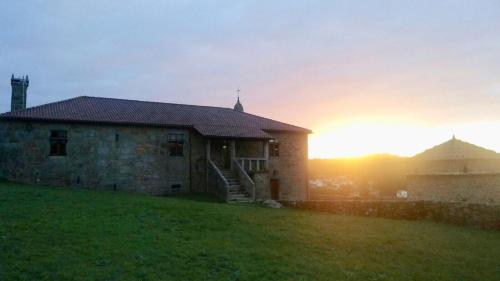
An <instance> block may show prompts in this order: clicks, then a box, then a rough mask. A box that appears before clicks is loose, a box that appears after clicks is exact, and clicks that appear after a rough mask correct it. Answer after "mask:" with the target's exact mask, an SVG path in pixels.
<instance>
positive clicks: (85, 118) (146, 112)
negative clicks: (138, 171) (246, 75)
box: [0, 96, 311, 138]
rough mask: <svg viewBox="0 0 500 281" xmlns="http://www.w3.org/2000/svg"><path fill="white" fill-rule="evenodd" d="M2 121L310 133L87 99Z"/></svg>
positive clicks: (238, 118) (194, 110) (210, 132)
mask: <svg viewBox="0 0 500 281" xmlns="http://www.w3.org/2000/svg"><path fill="white" fill-rule="evenodd" d="M0 118H1V119H10V120H12V119H15V120H37V121H57V122H84V123H106V124H124V125H143V126H163V127H170V126H173V127H189V128H194V129H196V130H197V131H199V132H200V133H201V134H202V135H206V136H214V137H216V136H218V137H241V138H269V137H270V136H269V135H268V134H267V133H266V132H265V131H285V132H297V133H310V132H311V131H310V130H308V129H304V128H301V127H297V126H293V125H290V124H286V123H282V122H278V121H275V120H271V119H268V118H263V117H259V116H256V115H252V114H248V113H244V112H239V111H236V110H233V109H230V108H223V107H210V106H197V105H185V104H172V103H160V102H146V101H135V100H123V99H113V98H99V97H87V96H82V97H76V98H73V99H69V100H64V101H59V102H55V103H49V104H44V105H40V106H35V107H31V108H28V109H25V110H21V111H15V112H7V113H3V114H0Z"/></svg>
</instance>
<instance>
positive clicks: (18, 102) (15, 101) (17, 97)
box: [10, 74, 30, 111]
mask: <svg viewBox="0 0 500 281" xmlns="http://www.w3.org/2000/svg"><path fill="white" fill-rule="evenodd" d="M29 83H30V81H29V78H28V75H26V77H25V76H23V77H19V78H15V77H14V74H12V76H11V78H10V85H11V86H12V99H11V101H10V111H18V110H23V109H26V92H27V91H28V85H29Z"/></svg>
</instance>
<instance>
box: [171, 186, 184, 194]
mask: <svg viewBox="0 0 500 281" xmlns="http://www.w3.org/2000/svg"><path fill="white" fill-rule="evenodd" d="M181 190H182V185H180V184H172V185H171V186H170V191H171V192H172V193H179V192H181Z"/></svg>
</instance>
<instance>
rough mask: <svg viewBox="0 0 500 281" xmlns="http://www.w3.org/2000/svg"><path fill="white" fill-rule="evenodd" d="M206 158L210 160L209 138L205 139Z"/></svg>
mask: <svg viewBox="0 0 500 281" xmlns="http://www.w3.org/2000/svg"><path fill="white" fill-rule="evenodd" d="M207 160H210V140H209V139H208V140H207Z"/></svg>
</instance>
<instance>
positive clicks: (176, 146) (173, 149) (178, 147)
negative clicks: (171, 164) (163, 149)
mask: <svg viewBox="0 0 500 281" xmlns="http://www.w3.org/2000/svg"><path fill="white" fill-rule="evenodd" d="M168 155H170V156H178V157H180V156H184V134H168Z"/></svg>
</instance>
